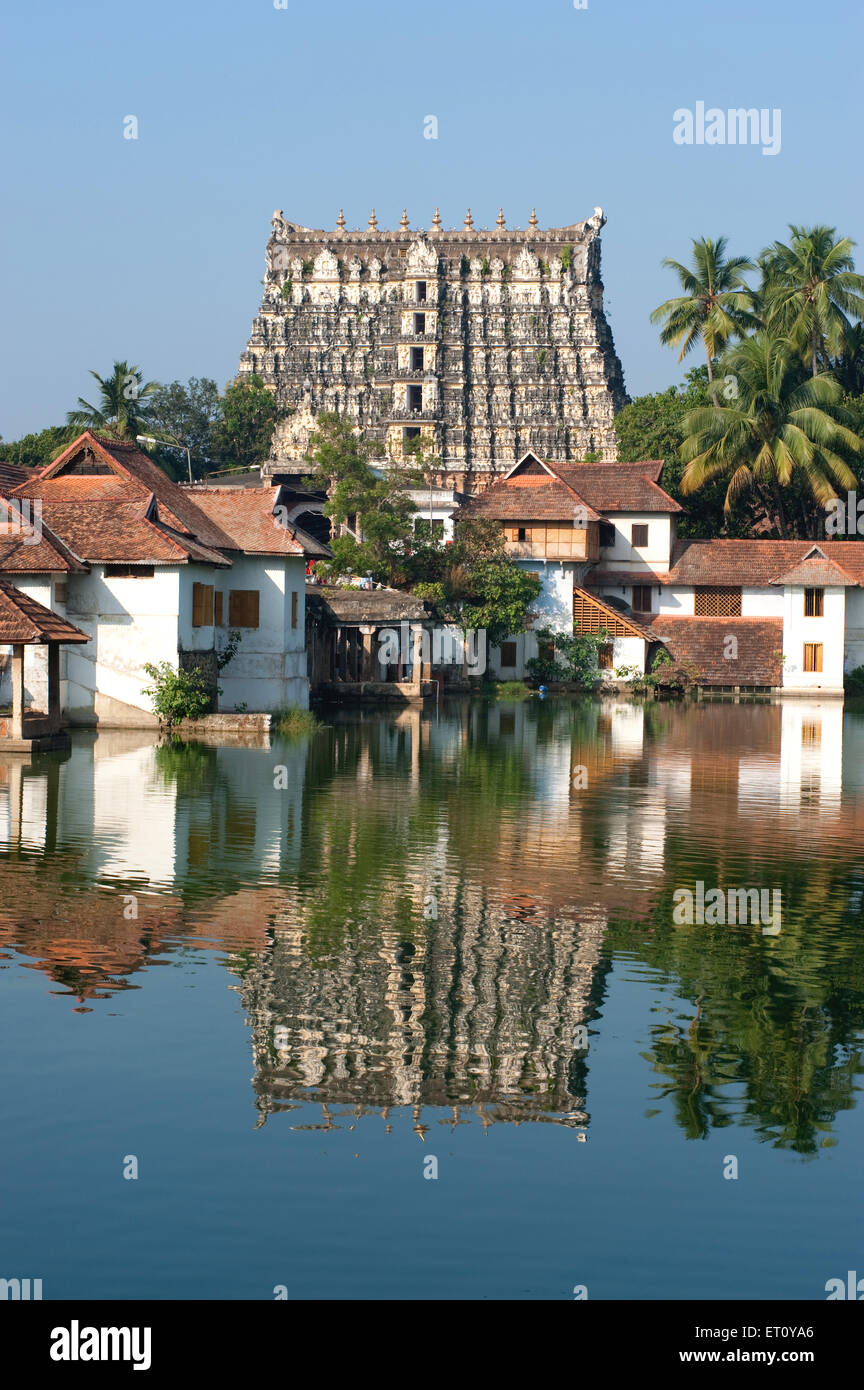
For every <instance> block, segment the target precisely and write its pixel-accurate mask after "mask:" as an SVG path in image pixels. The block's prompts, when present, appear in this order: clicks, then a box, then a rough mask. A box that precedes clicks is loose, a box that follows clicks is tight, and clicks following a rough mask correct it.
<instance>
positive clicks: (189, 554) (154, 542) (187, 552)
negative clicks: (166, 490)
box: [42, 497, 231, 567]
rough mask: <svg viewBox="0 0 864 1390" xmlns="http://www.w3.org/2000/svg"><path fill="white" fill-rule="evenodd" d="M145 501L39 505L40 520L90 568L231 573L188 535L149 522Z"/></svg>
mask: <svg viewBox="0 0 864 1390" xmlns="http://www.w3.org/2000/svg"><path fill="white" fill-rule="evenodd" d="M148 513H149V514H150V515H151V516H152V515H153V514H154V513H153V509H152V507H151V506H150V505H149V503H148V500H147V498H146V497H145V498H140V499H137V500H134V501H128V500H127V501H121V502H104V501H101V502H83V501H82V502H68V501H62V502H54V501H50V500H45V501H43V503H42V515H43V519H44V520H45V521H47V522H48V524H49V526H50V527H51V529H52V531H57V532H59V534H60V535H62V536H65V537H66V540H67V541H68V543H69V545H70V546H71V547H72V549H73V550H74V551H75V552H76V554H78V555H82V556H83V557H84V558H85V559H86V560H88V561H89V562H90V563H91V564H99V563H100V562H108V563H116V562H118V561H119V562H123V563H127V564H139V565H145V564H146V565H182V564H186V563H187V562H188V561H190V560H192V561H198V562H199V563H201V564H207V565H220V566H224V567H230V564H231V561H230V560H229V559H227V558H226V557H225V556H224V555H223V554H222V552H221V551H220V550H214V549H212V548H211V547H209V546H205V545H201V544H200V542H199V541H198V540H197V539H196V538H195V537H194V536H190V534H189V533H188V531H177V530H175V529H174V528H173V527H172V526H168V525H165V524H164V523H162V524H158V523H157V522H155V521H153V520H148Z"/></svg>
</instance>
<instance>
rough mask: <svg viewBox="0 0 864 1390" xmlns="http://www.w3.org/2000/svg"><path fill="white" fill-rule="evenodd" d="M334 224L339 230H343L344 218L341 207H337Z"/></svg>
mask: <svg viewBox="0 0 864 1390" xmlns="http://www.w3.org/2000/svg"><path fill="white" fill-rule="evenodd" d="M336 226H337V227H338V228H339V230H340V232H344V230H345V218H344V217H343V215H342V209H341V208H340V209H339V216H338V217H337V218H336Z"/></svg>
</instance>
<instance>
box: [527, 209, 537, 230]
mask: <svg viewBox="0 0 864 1390" xmlns="http://www.w3.org/2000/svg"><path fill="white" fill-rule="evenodd" d="M528 225H529V227H536V226H537V209H536V208H532V209H531V216H530V217H529V218H528Z"/></svg>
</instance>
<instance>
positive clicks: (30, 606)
mask: <svg viewBox="0 0 864 1390" xmlns="http://www.w3.org/2000/svg"><path fill="white" fill-rule="evenodd" d="M89 641H90V638H89V637H88V636H87V633H86V632H82V631H81V629H80V628H78V627H74V626H73V625H72V623H68V622H67V621H66V619H65V618H61V617H60V615H59V614H58V613H52V611H51V609H50V608H45V607H43V605H42V604H41V603H37V602H36V600H35V598H30V596H29V594H24V593H22V592H21V590H20V589H16V588H15V586H14V584H10V583H8V581H7V580H5V579H0V644H2V645H4V646H6V645H8V644H10V643H13V642H24V643H27V644H30V643H33V642H89Z"/></svg>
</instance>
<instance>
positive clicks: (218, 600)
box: [213, 594, 224, 627]
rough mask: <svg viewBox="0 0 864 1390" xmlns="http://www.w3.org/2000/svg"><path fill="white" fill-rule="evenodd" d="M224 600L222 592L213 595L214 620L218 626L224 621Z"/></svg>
mask: <svg viewBox="0 0 864 1390" xmlns="http://www.w3.org/2000/svg"><path fill="white" fill-rule="evenodd" d="M222 600H223V595H222V594H214V595H213V605H214V607H213V621H214V623H215V624H216V626H217V627H222V625H223V621H224V620H223V617H222Z"/></svg>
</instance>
